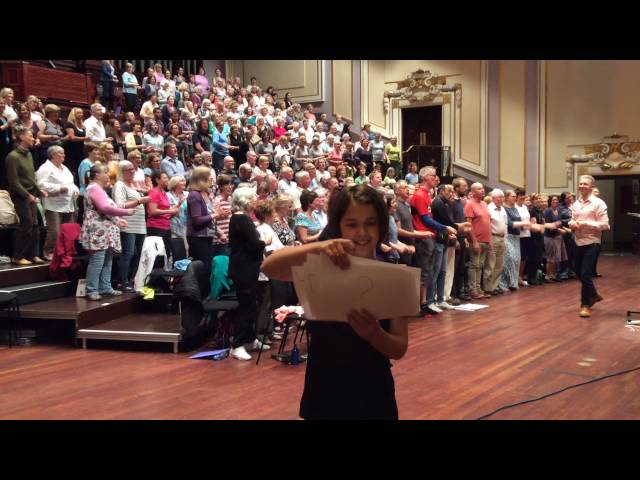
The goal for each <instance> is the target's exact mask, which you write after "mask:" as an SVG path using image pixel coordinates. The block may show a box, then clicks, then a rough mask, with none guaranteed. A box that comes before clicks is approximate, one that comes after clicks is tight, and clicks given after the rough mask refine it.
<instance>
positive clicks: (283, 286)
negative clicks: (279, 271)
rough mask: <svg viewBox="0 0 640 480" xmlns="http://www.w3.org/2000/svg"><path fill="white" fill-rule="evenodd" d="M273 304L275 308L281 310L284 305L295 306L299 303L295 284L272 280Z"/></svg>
mask: <svg viewBox="0 0 640 480" xmlns="http://www.w3.org/2000/svg"><path fill="white" fill-rule="evenodd" d="M270 283H271V304H272V305H273V308H274V309H276V308H280V307H282V306H283V305H295V304H296V303H298V301H297V298H296V293H295V290H294V288H293V282H282V281H280V280H273V279H272V280H271V281H270Z"/></svg>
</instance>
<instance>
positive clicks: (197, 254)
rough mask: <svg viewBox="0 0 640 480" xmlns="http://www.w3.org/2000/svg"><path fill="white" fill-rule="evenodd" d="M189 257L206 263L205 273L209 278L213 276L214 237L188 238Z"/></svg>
mask: <svg viewBox="0 0 640 480" xmlns="http://www.w3.org/2000/svg"><path fill="white" fill-rule="evenodd" d="M187 243H188V244H189V255H190V256H191V258H192V259H193V260H201V261H202V263H204V271H205V272H207V278H209V277H210V275H211V262H212V260H213V238H212V237H187Z"/></svg>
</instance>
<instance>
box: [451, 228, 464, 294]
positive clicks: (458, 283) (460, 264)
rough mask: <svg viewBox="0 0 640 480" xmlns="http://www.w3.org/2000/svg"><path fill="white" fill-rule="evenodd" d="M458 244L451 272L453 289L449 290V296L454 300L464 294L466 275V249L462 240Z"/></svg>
mask: <svg viewBox="0 0 640 480" xmlns="http://www.w3.org/2000/svg"><path fill="white" fill-rule="evenodd" d="M459 240H460V239H459ZM459 243H460V248H459V249H458V250H456V259H455V261H454V271H453V287H452V288H451V296H452V297H456V298H459V297H460V295H462V293H463V292H464V285H465V273H466V267H465V266H466V263H467V260H466V259H467V247H466V246H465V244H464V239H462V240H461V241H459Z"/></svg>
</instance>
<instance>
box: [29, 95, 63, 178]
mask: <svg viewBox="0 0 640 480" xmlns="http://www.w3.org/2000/svg"><path fill="white" fill-rule="evenodd" d="M59 117H60V107H58V106H57V105H54V104H52V103H50V104H49V105H47V106H46V107H44V120H40V121H39V122H38V123H37V125H38V135H37V138H38V140H40V147H41V148H40V155H39V158H38V159H37V160H36V161H37V163H38V166H40V165H42V164H43V163H44V162H45V161H46V158H47V150H48V149H49V147H53V146H58V147H59V146H61V145H62V142H64V141H66V140H67V137H66V135H65V133H64V130H62V127H61V126H60V124H59V123H58V119H59Z"/></svg>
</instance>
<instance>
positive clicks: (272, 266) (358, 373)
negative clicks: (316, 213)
mask: <svg viewBox="0 0 640 480" xmlns="http://www.w3.org/2000/svg"><path fill="white" fill-rule="evenodd" d="M388 228H389V215H388V213H387V207H386V205H385V203H384V200H383V199H382V197H381V196H380V194H379V193H377V192H376V191H375V190H374V189H373V188H370V187H367V186H365V185H362V186H355V187H352V188H348V189H343V190H340V191H338V192H336V193H335V194H334V196H333V197H332V198H331V201H330V204H329V223H328V225H327V227H326V229H325V232H324V234H323V237H325V235H326V237H328V238H330V240H325V241H322V242H315V243H310V244H307V245H303V246H301V247H286V248H283V249H282V250H279V251H277V252H275V253H273V254H272V255H271V256H270V257H268V258H267V259H266V260H265V261H264V263H263V265H262V271H263V272H264V273H265V274H266V275H267V276H268V277H270V278H274V279H277V280H280V281H285V282H286V281H292V275H291V267H293V266H296V265H302V264H303V263H304V262H305V259H306V256H307V254H308V253H320V254H323V255H326V256H327V257H329V258H330V259H331V260H332V261H333V263H334V264H335V265H337V266H339V267H340V268H341V269H346V268H349V255H348V254H351V255H354V256H357V257H363V258H370V259H373V258H375V252H376V247H377V246H378V245H379V244H380V242H382V241H383V240H384V239H385V237H386V235H387V231H388ZM326 237H325V238H326ZM327 300H330V299H327ZM347 318H348V323H343V322H315V321H310V322H309V324H308V325H309V326H308V328H309V334H310V337H311V338H310V343H309V359H308V363H307V370H306V377H305V385H304V393H303V394H302V400H301V402H300V416H301V417H302V418H305V419H308V420H311V419H389V420H391V419H394V420H395V419H397V418H398V407H397V405H396V399H395V387H394V382H393V376H392V375H391V363H390V362H389V359H399V358H402V357H403V356H404V354H405V352H406V351H407V342H408V333H407V332H408V328H407V322H406V320H405V319H400V318H397V319H396V318H394V319H391V320H381V321H377V320H376V319H375V318H374V317H373V315H372V314H371V313H369V312H368V311H367V310H361V311H359V312H358V311H355V310H351V311H350V312H349V315H348V317H347Z"/></svg>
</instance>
